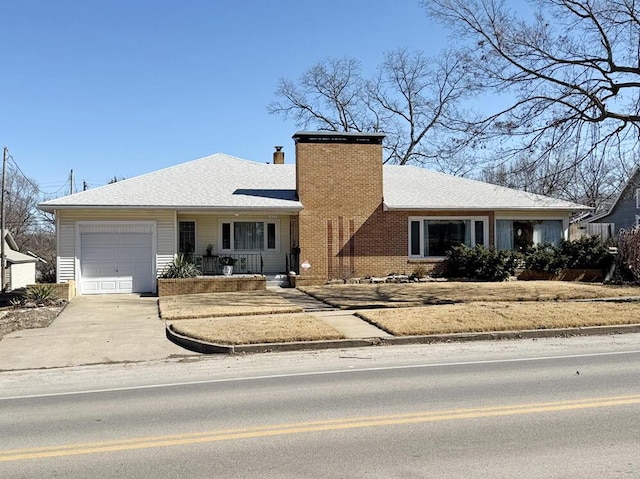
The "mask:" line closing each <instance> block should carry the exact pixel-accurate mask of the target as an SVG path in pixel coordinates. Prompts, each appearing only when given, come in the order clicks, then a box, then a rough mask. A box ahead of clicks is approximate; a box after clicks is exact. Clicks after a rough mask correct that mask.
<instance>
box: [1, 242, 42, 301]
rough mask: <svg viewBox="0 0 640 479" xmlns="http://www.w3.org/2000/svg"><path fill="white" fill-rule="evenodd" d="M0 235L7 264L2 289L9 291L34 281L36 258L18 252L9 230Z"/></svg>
mask: <svg viewBox="0 0 640 479" xmlns="http://www.w3.org/2000/svg"><path fill="white" fill-rule="evenodd" d="M2 236H3V241H4V254H5V257H6V264H7V267H6V269H5V272H4V290H6V291H11V290H14V289H18V288H24V287H25V286H27V285H28V284H33V283H35V282H36V262H37V261H38V260H37V259H36V258H34V257H33V256H29V255H26V254H23V253H20V252H19V251H18V245H17V244H16V242H15V240H14V239H13V236H12V235H11V233H10V232H9V231H7V230H5V231H4V234H3V235H2Z"/></svg>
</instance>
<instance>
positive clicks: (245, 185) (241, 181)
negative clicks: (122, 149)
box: [39, 153, 302, 211]
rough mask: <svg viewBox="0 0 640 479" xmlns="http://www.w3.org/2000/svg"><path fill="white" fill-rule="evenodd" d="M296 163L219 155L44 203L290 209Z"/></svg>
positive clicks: (44, 205)
mask: <svg viewBox="0 0 640 479" xmlns="http://www.w3.org/2000/svg"><path fill="white" fill-rule="evenodd" d="M295 185H296V171H295V165H268V164H266V163H256V162H254V161H247V160H242V159H240V158H235V157H233V156H229V155H225V154H223V153H217V154H215V155H212V156H207V157H205V158H200V159H198V160H193V161H190V162H187V163H182V164H180V165H176V166H173V167H170V168H165V169H162V170H158V171H154V172H152V173H147V174H145V175H141V176H136V177H134V178H129V179H126V180H122V181H118V182H117V183H112V184H109V185H106V186H102V187H100V188H95V189H91V190H87V191H83V192H80V193H76V194H73V195H69V196H65V197H63V198H58V199H55V200H51V201H45V202H44V203H41V204H40V205H39V207H40V208H41V209H44V210H45V211H52V210H54V209H56V208H71V207H76V208H78V207H81V208H94V207H95V208H112V207H132V208H175V209H183V210H184V209H220V210H222V209H225V210H228V209H231V210H245V209H254V210H291V211H298V210H301V209H302V205H301V204H300V202H299V201H297V197H296V191H295Z"/></svg>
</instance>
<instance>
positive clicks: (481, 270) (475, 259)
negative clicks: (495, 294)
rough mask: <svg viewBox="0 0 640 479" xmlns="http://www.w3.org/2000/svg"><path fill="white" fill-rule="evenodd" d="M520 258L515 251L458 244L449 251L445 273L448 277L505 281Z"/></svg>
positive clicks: (513, 270) (513, 271)
mask: <svg viewBox="0 0 640 479" xmlns="http://www.w3.org/2000/svg"><path fill="white" fill-rule="evenodd" d="M520 258H521V256H520V254H519V253H517V252H515V251H496V250H495V249H492V248H485V247H484V246H475V247H473V248H469V247H468V246H465V245H460V246H456V247H454V248H453V249H452V250H451V251H450V252H449V255H448V257H447V265H446V266H447V268H446V273H445V274H446V276H448V277H450V278H469V279H476V280H480V281H505V280H507V279H508V278H509V276H512V275H513V274H514V273H515V270H516V267H517V265H518V262H519V260H520Z"/></svg>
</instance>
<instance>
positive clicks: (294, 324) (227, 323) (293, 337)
mask: <svg viewBox="0 0 640 479" xmlns="http://www.w3.org/2000/svg"><path fill="white" fill-rule="evenodd" d="M172 327H173V329H174V331H176V332H177V333H179V334H182V335H184V336H188V337H190V338H195V339H200V340H203V341H208V342H211V343H216V344H233V345H236V344H256V343H288V342H294V341H319V340H329V339H342V338H344V336H342V335H341V334H340V333H339V332H338V331H336V330H335V329H333V328H332V327H330V326H329V325H328V324H326V323H325V322H323V321H322V320H320V319H317V318H314V317H313V316H310V315H308V314H278V315H268V316H247V317H240V318H238V317H234V318H215V319H192V320H184V321H177V322H175V323H172Z"/></svg>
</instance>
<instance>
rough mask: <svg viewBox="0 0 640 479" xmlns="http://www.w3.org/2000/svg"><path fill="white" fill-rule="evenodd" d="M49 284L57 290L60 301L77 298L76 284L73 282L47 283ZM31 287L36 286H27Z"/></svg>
mask: <svg viewBox="0 0 640 479" xmlns="http://www.w3.org/2000/svg"><path fill="white" fill-rule="evenodd" d="M47 284H48V285H49V286H51V287H52V288H53V289H54V290H55V292H56V295H57V296H58V297H59V298H60V299H64V300H65V301H71V300H72V299H73V298H75V297H76V282H75V281H73V280H71V281H67V282H66V283H47ZM29 286H35V285H31V284H30V285H28V286H27V288H28V287H29Z"/></svg>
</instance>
